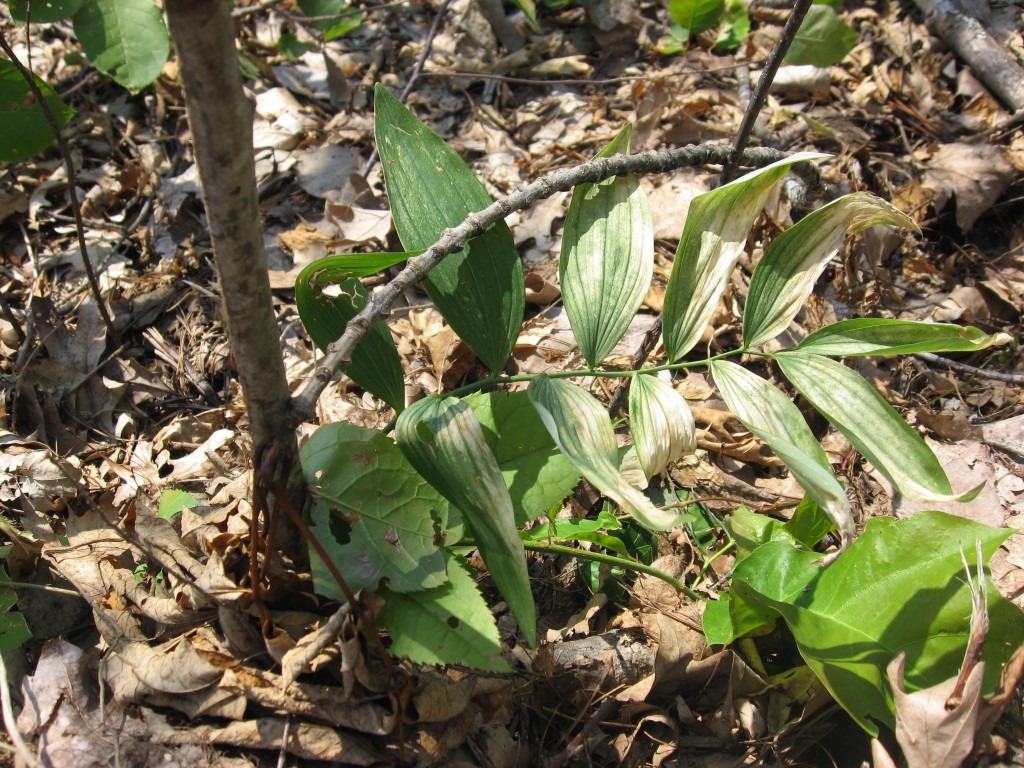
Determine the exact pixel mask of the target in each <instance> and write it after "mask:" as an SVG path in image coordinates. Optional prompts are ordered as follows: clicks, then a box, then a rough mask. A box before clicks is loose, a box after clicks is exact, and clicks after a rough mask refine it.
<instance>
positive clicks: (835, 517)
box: [711, 360, 857, 551]
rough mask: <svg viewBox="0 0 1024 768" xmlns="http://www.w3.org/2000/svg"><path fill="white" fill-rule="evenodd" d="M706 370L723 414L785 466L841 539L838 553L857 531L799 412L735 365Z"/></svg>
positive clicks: (822, 453)
mask: <svg viewBox="0 0 1024 768" xmlns="http://www.w3.org/2000/svg"><path fill="white" fill-rule="evenodd" d="M711 371H712V373H713V374H714V377H715V384H717V385H718V389H719V391H721V393H722V397H723V398H724V399H725V402H726V405H728V406H729V410H731V411H732V412H733V413H734V414H736V418H738V419H739V420H740V421H741V422H743V424H744V426H746V428H747V429H749V430H750V431H751V432H753V433H754V434H755V435H757V436H758V437H759V438H761V439H762V440H764V441H765V442H766V443H767V444H768V446H769V447H770V448H771V449H772V450H773V451H775V453H776V454H777V455H778V457H779V458H780V459H782V460H783V461H784V462H785V464H786V466H787V467H789V470H790V472H792V473H793V477H795V478H796V479H797V482H799V483H800V485H801V486H803V489H804V490H805V491H807V494H808V495H809V496H810V497H811V498H812V499H814V501H815V502H816V503H817V504H818V506H819V507H821V509H822V511H824V512H825V514H826V515H828V518H829V520H831V521H832V522H833V523H834V524H835V526H836V528H837V529H838V530H839V535H840V538H841V539H842V541H841V544H840V551H842V550H843V549H845V548H846V547H847V546H848V545H849V544H850V542H851V541H853V537H854V536H855V535H856V533H857V530H856V526H855V525H854V522H853V515H852V513H851V512H850V502H849V501H848V500H847V498H846V494H845V493H844V492H843V488H842V486H841V485H840V484H839V481H838V480H836V478H835V475H834V474H832V467H831V465H830V464H829V461H828V457H827V456H826V455H825V451H824V450H822V448H821V445H820V444H819V443H818V441H817V440H815V439H814V435H813V434H812V433H811V428H810V427H808V426H807V422H806V421H804V417H803V415H802V414H801V413H800V409H798V408H797V407H796V406H795V405H793V403H792V402H791V401H790V399H789V398H788V397H786V395H785V394H783V393H782V392H780V391H779V390H778V389H776V388H775V387H773V386H772V385H771V384H770V383H769V382H767V381H765V380H764V379H762V378H761V377H760V376H758V375H756V374H753V373H751V372H750V371H748V370H747V369H746V368H743V367H742V366H740V365H737V364H736V363H730V362H728V361H727V360H717V361H715V362H713V363H712V364H711Z"/></svg>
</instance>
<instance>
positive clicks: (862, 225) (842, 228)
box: [743, 192, 917, 347]
mask: <svg viewBox="0 0 1024 768" xmlns="http://www.w3.org/2000/svg"><path fill="white" fill-rule="evenodd" d="M876 224H893V225H896V226H901V227H908V228H910V229H914V230H916V229H917V225H916V224H915V223H914V220H913V219H911V218H910V217H909V216H907V215H906V214H905V213H902V212H900V211H899V210H897V209H896V208H894V207H893V206H892V205H890V204H889V203H887V202H885V201H884V200H882V199H881V198H879V197H875V196H874V195H870V194H868V193H866V192H858V193H856V194H853V195H847V196H846V197H841V198H839V199H838V200H835V201H834V202H831V203H829V204H828V205H826V206H824V207H822V208H819V209H818V210H816V211H814V213H812V214H810V215H808V216H806V217H804V218H803V219H801V220H800V221H799V222H797V223H796V224H794V225H793V226H792V227H790V228H789V229H787V230H786V231H785V232H783V233H782V234H781V235H779V236H778V237H777V238H775V240H773V241H772V243H771V245H769V246H768V248H767V250H766V251H765V252H764V256H762V257H761V260H760V261H759V262H758V264H757V267H756V268H755V269H754V274H753V275H752V276H751V278H750V290H749V292H748V293H747V304H746V307H744V310H743V343H744V345H745V346H747V347H752V346H754V345H755V344H763V343H764V342H766V341H768V340H769V339H774V338H775V337H776V336H778V335H779V334H780V333H782V332H783V331H784V330H786V328H787V327H788V326H789V324H790V323H791V322H792V320H793V318H794V317H796V313H797V312H798V311H800V307H802V306H803V305H804V303H805V302H806V301H807V297H808V296H810V295H811V290H812V289H813V288H814V283H815V282H816V281H817V279H818V277H819V276H820V275H821V273H822V270H824V269H825V266H826V265H827V264H828V262H829V261H830V260H831V259H832V257H833V256H835V254H836V253H837V252H838V251H839V246H840V245H842V244H843V240H844V239H845V238H846V235H847V234H850V235H855V234H857V233H859V232H862V231H863V230H865V229H867V228H869V227H873V226H875V225H876Z"/></svg>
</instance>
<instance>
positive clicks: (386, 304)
mask: <svg viewBox="0 0 1024 768" xmlns="http://www.w3.org/2000/svg"><path fill="white" fill-rule="evenodd" d="M732 152H733V149H732V147H728V146H724V145H719V144H702V145H700V146H692V145H691V146H687V147H681V148H678V149H669V150H664V151H654V152H642V153H640V154H636V155H613V156H612V157H602V158H596V159H594V160H591V161H589V162H586V163H583V164H582V165H578V166H575V167H573V168H564V169H561V170H558V171H553V172H552V173H549V174H546V175H544V176H542V177H541V178H539V179H537V181H534V182H533V183H531V184H528V185H526V186H524V187H520V188H519V189H517V190H516V191H515V192H513V193H512V194H510V195H509V196H508V197H504V198H502V199H501V200H496V201H495V202H493V203H491V205H489V206H488V207H487V208H485V209H483V210H482V211H477V212H476V213H471V214H470V215H469V216H467V217H466V219H465V221H463V222H462V223H461V224H459V225H458V226H457V227H453V228H452V229H446V230H445V231H444V232H442V233H441V237H440V238H439V239H438V240H437V242H436V243H434V244H433V245H432V246H430V247H429V248H427V249H426V250H425V251H424V252H423V253H421V254H420V255H419V256H416V257H414V258H411V259H409V261H408V262H406V266H405V268H403V269H402V271H401V272H399V273H398V275H396V276H395V278H394V279H393V280H391V282H389V283H387V284H386V285H383V286H380V287H379V288H377V290H376V291H374V292H373V294H371V296H370V297H369V298H368V299H367V302H366V306H365V307H363V309H362V310H361V311H360V312H359V313H358V314H357V315H356V316H355V317H353V318H352V319H351V320H350V321H349V323H348V325H346V326H345V332H344V333H343V334H342V335H341V337H340V338H339V339H338V340H337V341H335V342H334V343H333V344H331V345H330V346H329V347H328V348H327V356H326V357H325V358H324V360H323V362H322V363H321V364H320V365H319V366H317V368H316V370H315V371H314V372H313V374H312V376H311V377H310V379H309V380H308V381H307V382H306V383H305V385H303V387H302V390H301V391H300V392H299V393H298V395H296V396H295V397H294V398H293V399H292V402H291V419H292V426H298V424H300V423H301V422H303V421H306V420H308V419H310V418H311V417H312V415H313V411H314V407H315V405H316V401H317V399H318V398H319V397H320V395H321V393H322V392H323V391H324V388H325V387H326V386H327V384H328V382H330V380H331V377H332V376H334V374H335V373H336V372H337V371H339V370H341V369H342V368H344V367H345V366H346V365H348V363H349V362H350V361H351V359H352V351H353V350H354V349H355V348H356V346H357V345H358V344H359V342H360V341H362V340H363V339H364V338H365V337H366V334H367V333H368V332H369V330H370V328H371V327H372V326H373V324H374V323H376V322H377V321H378V320H381V319H383V318H384V317H387V315H388V313H389V312H390V310H391V307H392V306H393V305H394V303H395V301H396V300H397V299H398V298H399V297H400V296H401V295H402V294H403V293H404V292H405V291H407V290H408V289H409V288H411V287H412V286H414V285H416V284H417V283H418V282H420V280H422V279H423V278H424V277H426V276H427V274H428V273H429V272H430V270H431V269H433V268H434V267H435V266H437V264H439V263H440V261H441V260H442V259H443V258H444V257H445V256H447V255H449V254H451V253H456V252H458V251H461V250H462V249H463V248H464V247H465V246H466V243H467V242H469V240H471V239H472V238H474V237H478V236H479V235H481V234H483V233H484V232H485V231H486V230H487V228H488V227H490V226H491V225H492V224H495V223H496V222H498V221H500V220H501V219H504V218H505V217H506V216H508V215H509V214H510V213H512V212H513V211H520V210H523V209H524V208H529V207H530V206H531V205H533V204H534V203H535V202H537V201H538V200H543V199H544V198H547V197H550V196H551V195H553V194H555V193H556V192H567V191H569V190H571V189H572V188H573V187H575V186H577V185H579V184H587V183H590V184H592V183H595V182H598V181H601V180H603V179H608V178H611V177H612V176H625V175H628V174H631V173H637V174H651V173H665V172H667V171H674V170H678V169H679V168H686V167H692V166H698V165H721V164H723V163H725V162H726V161H727V160H728V159H729V157H730V155H731V154H732ZM787 156H788V153H786V152H780V151H779V150H776V149H769V148H767V147H757V148H754V149H748V150H746V151H745V152H744V153H743V155H742V158H741V164H742V165H743V166H745V167H755V168H759V167H762V166H765V165H769V164H770V163H774V162H776V161H778V160H782V159H783V158H785V157H787ZM797 165H798V166H807V167H806V168H800V171H801V172H802V174H804V175H806V174H816V172H817V169H816V168H814V167H813V166H811V165H810V164H809V163H798V164H797Z"/></svg>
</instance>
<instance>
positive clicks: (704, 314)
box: [663, 152, 825, 362]
mask: <svg viewBox="0 0 1024 768" xmlns="http://www.w3.org/2000/svg"><path fill="white" fill-rule="evenodd" d="M819 157H825V155H822V154H818V153H814V152H801V153H797V154H795V155H791V156H790V157H787V158H786V159H784V160H780V161H779V162H777V163H772V164H771V165H768V166H765V167H764V168H761V169H759V170H756V171H752V172H751V173H748V174H747V175H746V176H743V177H741V178H739V179H736V181H733V182H730V183H729V184H725V185H724V186H721V187H719V188H718V189H715V190H712V191H711V192H706V193H704V194H703V195H700V196H698V197H696V198H694V200H693V202H692V203H690V209H689V211H688V212H687V214H686V225H685V227H684V228H683V235H682V237H681V238H680V240H679V247H678V248H677V249H676V257H675V264H674V266H673V267H672V275H671V277H670V278H669V281H668V287H667V288H666V289H665V311H664V331H663V334H664V337H665V350H666V352H667V353H668V357H669V360H670V361H671V362H675V361H676V360H678V359H679V358H681V357H682V356H683V355H685V354H686V353H687V352H689V351H690V350H691V349H692V348H693V346H694V345H695V344H696V343H697V341H698V340H699V339H700V337H701V334H702V333H703V332H704V328H705V326H707V324H708V322H709V321H710V320H711V316H712V314H713V313H714V311H715V307H716V306H717V304H718V300H719V299H720V298H721V296H722V292H723V291H724V290H725V286H726V284H727V283H728V281H729V275H730V274H732V270H733V268H734V267H735V266H736V261H737V259H738V258H739V256H740V254H741V253H742V252H743V247H744V246H745V244H746V242H747V233H748V232H749V230H750V226H751V224H753V223H754V219H755V218H757V215H758V214H759V213H760V212H761V209H762V208H763V207H764V203H765V200H766V199H767V198H768V193H769V192H770V191H771V188H772V187H773V186H774V185H775V183H776V182H778V181H779V180H781V179H782V178H783V177H784V176H785V175H786V173H787V172H788V171H789V168H790V166H792V165H793V164H794V163H798V162H801V161H804V160H812V159H815V158H819Z"/></svg>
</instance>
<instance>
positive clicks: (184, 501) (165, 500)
mask: <svg viewBox="0 0 1024 768" xmlns="http://www.w3.org/2000/svg"><path fill="white" fill-rule="evenodd" d="M198 506H199V499H197V498H196V497H195V496H193V495H192V494H191V493H189V492H188V491H183V490H181V489H180V488H168V489H167V490H166V491H163V492H162V493H161V494H160V506H159V508H158V509H157V513H156V514H157V517H162V518H163V519H164V520H170V519H172V518H173V517H174V516H175V515H177V514H179V513H180V512H181V508H182V507H188V508H189V509H195V508H196V507H198Z"/></svg>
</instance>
